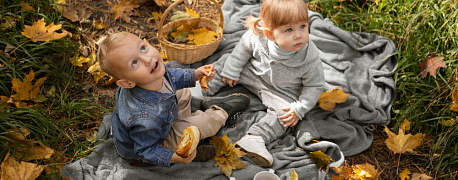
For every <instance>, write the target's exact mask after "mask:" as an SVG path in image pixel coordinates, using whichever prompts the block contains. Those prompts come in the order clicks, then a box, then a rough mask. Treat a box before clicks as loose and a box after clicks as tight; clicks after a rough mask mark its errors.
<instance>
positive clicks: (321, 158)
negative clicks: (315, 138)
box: [310, 150, 334, 173]
mask: <svg viewBox="0 0 458 180" xmlns="http://www.w3.org/2000/svg"><path fill="white" fill-rule="evenodd" d="M310 157H312V158H313V159H315V160H316V161H317V164H318V166H319V167H320V169H319V170H321V168H323V167H326V173H328V171H329V164H330V163H331V162H334V160H332V159H331V158H330V157H329V156H328V155H327V154H325V153H323V152H321V150H318V151H313V152H310Z"/></svg>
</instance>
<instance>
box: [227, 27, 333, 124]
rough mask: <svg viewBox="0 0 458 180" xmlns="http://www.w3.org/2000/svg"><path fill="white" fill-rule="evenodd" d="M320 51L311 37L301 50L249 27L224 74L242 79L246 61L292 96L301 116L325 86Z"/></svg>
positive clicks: (266, 80)
mask: <svg viewBox="0 0 458 180" xmlns="http://www.w3.org/2000/svg"><path fill="white" fill-rule="evenodd" d="M318 55H319V51H318V49H317V47H316V46H315V44H313V42H312V41H310V40H309V41H308V43H307V45H305V46H304V47H303V48H302V49H301V50H299V51H297V52H293V51H288V50H284V49H282V48H280V47H279V46H278V45H277V44H275V43H274V42H272V41H270V40H269V39H267V38H266V37H264V36H263V37H259V36H256V35H255V34H254V33H253V32H252V31H247V32H246V33H245V34H244V35H243V36H242V39H241V40H240V42H239V43H238V44H237V45H236V47H235V48H234V50H233V51H232V53H231V55H230V56H229V57H228V59H227V60H226V63H225V64H224V68H223V71H222V73H221V75H222V76H223V77H226V78H229V79H233V80H235V81H238V80H239V78H240V73H241V71H242V70H243V67H244V66H245V65H247V66H248V68H249V69H250V70H251V71H253V73H254V74H256V75H258V76H259V77H260V80H262V81H265V82H266V83H268V84H270V85H272V86H273V87H275V88H276V89H277V90H278V91H280V92H282V93H284V94H285V95H287V96H289V97H291V98H292V99H293V100H294V102H291V107H292V108H293V109H294V111H295V112H296V115H297V116H298V117H300V118H301V119H302V118H303V117H304V115H305V113H307V112H308V111H310V109H312V108H313V106H315V104H316V102H317V101H318V98H319V97H320V95H321V92H322V91H323V87H324V73H323V66H322V64H321V60H320V59H319V57H318Z"/></svg>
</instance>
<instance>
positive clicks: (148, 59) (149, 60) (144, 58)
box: [142, 56, 153, 65]
mask: <svg viewBox="0 0 458 180" xmlns="http://www.w3.org/2000/svg"><path fill="white" fill-rule="evenodd" d="M142 61H143V63H145V65H148V64H149V63H151V61H153V59H151V58H150V57H145V56H144V57H142Z"/></svg>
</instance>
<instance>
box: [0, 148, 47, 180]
mask: <svg viewBox="0 0 458 180" xmlns="http://www.w3.org/2000/svg"><path fill="white" fill-rule="evenodd" d="M44 167H45V166H44V165H38V164H35V163H29V162H24V161H21V162H20V163H19V162H17V161H16V159H14V157H12V156H10V152H8V153H7V154H6V156H5V159H4V160H3V162H2V165H1V168H2V174H1V178H0V179H9V180H27V179H36V178H37V177H38V176H39V175H40V174H41V172H42V171H43V168H44Z"/></svg>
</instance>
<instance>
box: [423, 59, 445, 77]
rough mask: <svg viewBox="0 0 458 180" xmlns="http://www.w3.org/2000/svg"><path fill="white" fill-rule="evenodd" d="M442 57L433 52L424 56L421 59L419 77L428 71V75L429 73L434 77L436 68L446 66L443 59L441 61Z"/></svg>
mask: <svg viewBox="0 0 458 180" xmlns="http://www.w3.org/2000/svg"><path fill="white" fill-rule="evenodd" d="M442 59H444V57H442V56H437V55H435V54H433V55H431V56H427V57H425V59H423V61H422V62H421V64H420V66H421V72H420V74H421V78H424V77H426V75H427V74H428V73H429V75H431V76H433V77H434V78H436V74H437V69H439V68H441V67H447V64H446V63H445V62H444V61H442Z"/></svg>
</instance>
